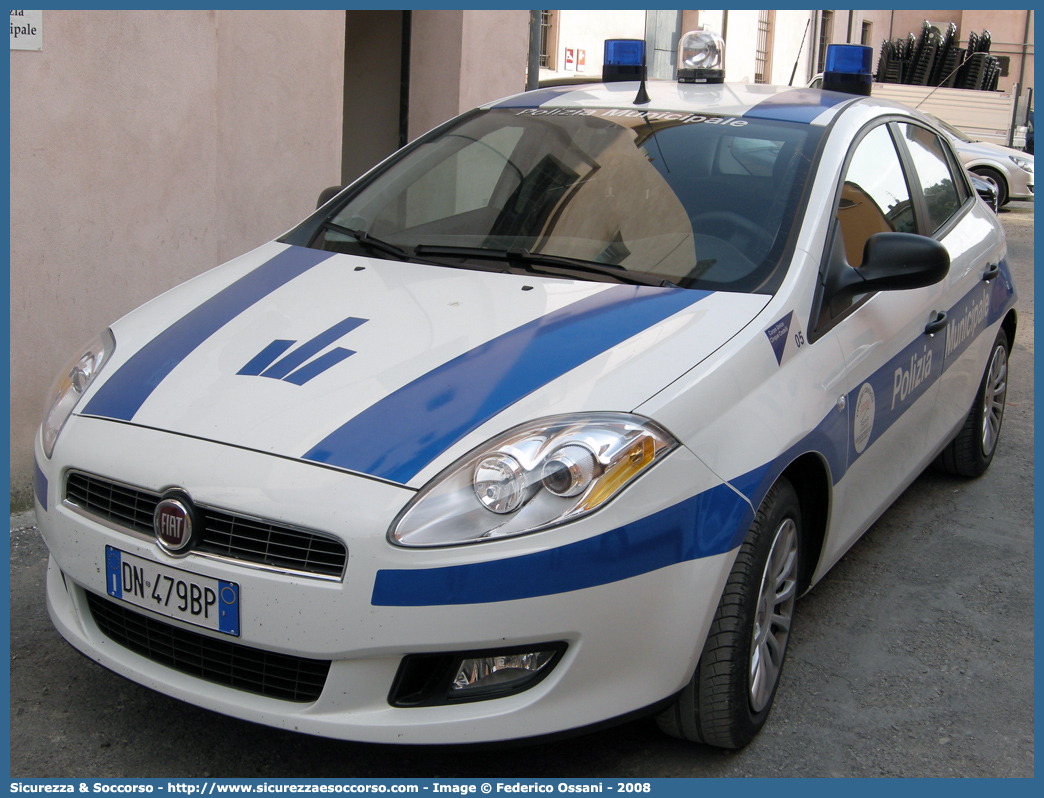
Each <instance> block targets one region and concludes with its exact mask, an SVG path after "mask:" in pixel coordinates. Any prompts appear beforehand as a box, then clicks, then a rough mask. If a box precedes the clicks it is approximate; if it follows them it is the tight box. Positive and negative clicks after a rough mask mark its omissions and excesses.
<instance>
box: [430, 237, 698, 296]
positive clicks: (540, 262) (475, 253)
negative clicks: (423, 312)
mask: <svg viewBox="0 0 1044 798" xmlns="http://www.w3.org/2000/svg"><path fill="white" fill-rule="evenodd" d="M415 251H416V253H417V254H418V255H432V256H439V255H441V256H442V257H446V258H482V259H485V260H502V261H506V262H507V263H509V264H512V265H515V264H518V265H521V266H522V267H523V268H524V269H525V270H526V271H528V272H530V273H532V274H554V272H548V271H547V270H546V269H540V268H537V267H539V266H549V267H552V268H554V269H561V270H564V271H572V272H583V273H587V274H600V275H605V276H606V277H612V278H613V279H614V280H617V281H619V282H621V283H627V284H628V285H655V286H660V287H668V288H677V287H678V286H676V285H675V284H674V283H672V282H671V281H670V280H666V279H664V278H662V277H653V276H652V275H648V274H643V273H642V272H632V271H628V270H627V269H625V268H624V267H623V266H610V265H607V264H604V263H594V262H593V261H588V260H580V259H578V258H565V257H562V256H560V255H541V254H539V253H534V252H530V251H529V250H528V249H526V248H525V247H523V248H521V249H487V248H486V247H449V246H438V245H433V244H418V245H417V247H416V248H415Z"/></svg>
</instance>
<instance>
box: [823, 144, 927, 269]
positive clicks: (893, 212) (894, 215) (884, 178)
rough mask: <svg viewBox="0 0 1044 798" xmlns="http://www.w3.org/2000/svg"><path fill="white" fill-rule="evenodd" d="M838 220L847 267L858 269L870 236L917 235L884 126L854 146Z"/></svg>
mask: <svg viewBox="0 0 1044 798" xmlns="http://www.w3.org/2000/svg"><path fill="white" fill-rule="evenodd" d="M837 220H838V222H839V223H840V225H841V235H842V237H843V238H844V244H845V255H846V256H847V258H848V263H849V265H851V266H854V267H857V268H858V267H859V265H860V264H862V262H863V247H864V246H865V245H866V241H867V239H868V238H870V236H872V235H874V234H875V233H888V232H899V233H916V232H917V223H916V219H915V217H914V211H913V204H912V203H911V201H910V189H909V187H908V186H907V183H906V177H905V175H904V174H903V167H902V164H901V162H900V161H899V154H898V153H897V152H896V149H895V143H894V142H893V141H892V136H891V134H890V133H889V132H888V127H887V126H886V125H880V126H879V127H876V128H874V129H873V130H871V131H870V132H869V133H868V134H867V135H866V136H865V137H864V138H863V140H862V141H861V142H859V144H858V145H857V147H856V150H855V153H853V155H852V160H851V162H850V163H849V165H848V171H847V173H846V174H845V182H844V185H843V186H842V188H841V199H840V201H839V202H838V206H837Z"/></svg>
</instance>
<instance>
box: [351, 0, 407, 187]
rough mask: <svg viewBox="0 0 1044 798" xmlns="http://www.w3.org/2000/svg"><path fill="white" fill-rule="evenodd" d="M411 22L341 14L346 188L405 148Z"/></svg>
mask: <svg viewBox="0 0 1044 798" xmlns="http://www.w3.org/2000/svg"><path fill="white" fill-rule="evenodd" d="M410 21H411V15H410V12H409V11H347V12H345V24H344V126H343V129H342V134H343V135H342V139H341V182H342V183H344V184H347V183H350V182H351V181H353V180H355V178H357V177H359V176H360V175H362V174H363V173H364V172H366V171H367V170H368V169H369V168H370V167H372V166H373V165H375V164H377V163H379V162H380V161H382V160H383V159H384V158H386V157H388V156H389V155H391V154H392V153H393V152H395V151H396V150H397V149H399V147H401V146H402V145H403V144H405V142H406V125H405V121H404V120H406V119H408V117H409V106H408V97H409V45H408V42H409V39H410ZM404 43H406V44H405V46H404ZM404 55H405V57H404Z"/></svg>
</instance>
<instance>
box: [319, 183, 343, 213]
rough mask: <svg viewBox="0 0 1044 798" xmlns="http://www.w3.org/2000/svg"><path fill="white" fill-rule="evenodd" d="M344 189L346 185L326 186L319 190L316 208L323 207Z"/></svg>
mask: <svg viewBox="0 0 1044 798" xmlns="http://www.w3.org/2000/svg"><path fill="white" fill-rule="evenodd" d="M342 191H344V186H330V187H329V188H324V189H323V190H322V191H320V192H319V201H318V202H316V203H315V208H316V210H319V208H321V207H323V206H324V205H325V204H326V203H328V202H329V201H330V200H332V199H333V198H334V197H336V196H337V195H338V194H340V193H341V192H342Z"/></svg>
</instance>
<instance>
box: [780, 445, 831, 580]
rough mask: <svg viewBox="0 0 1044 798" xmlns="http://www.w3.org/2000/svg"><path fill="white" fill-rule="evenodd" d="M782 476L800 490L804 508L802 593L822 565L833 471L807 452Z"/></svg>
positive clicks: (800, 573) (820, 459) (802, 511)
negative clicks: (821, 558)
mask: <svg viewBox="0 0 1044 798" xmlns="http://www.w3.org/2000/svg"><path fill="white" fill-rule="evenodd" d="M781 476H784V477H786V478H787V479H788V480H789V481H790V484H791V485H793V486H794V490H795V491H797V495H798V501H799V503H800V505H801V521H802V527H803V529H802V530H801V532H802V541H801V563H800V568H799V571H798V576H799V581H798V593H799V594H800V593H804V592H805V591H806V590H808V588H809V587H811V584H812V575H813V574H814V573H815V571H816V566H817V565H818V564H819V558H820V555H821V554H822V552H823V544H824V543H825V542H826V531H827V521H828V520H829V518H830V502H831V498H832V497H831V482H830V472H829V469H828V468H827V465H826V463H825V462H824V461H823V459H822V458H821V457H820V456H819V455H817V454H815V453H814V452H807V453H806V454H803V455H801V456H800V457H798V458H797V459H796V460H794V462H792V463H791V464H790V465H788V466H787V467H786V468H785V469H784V470H783V473H782V474H781Z"/></svg>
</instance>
